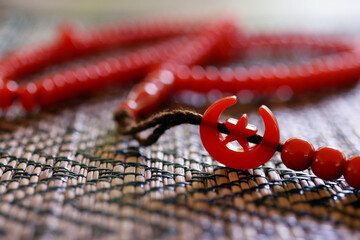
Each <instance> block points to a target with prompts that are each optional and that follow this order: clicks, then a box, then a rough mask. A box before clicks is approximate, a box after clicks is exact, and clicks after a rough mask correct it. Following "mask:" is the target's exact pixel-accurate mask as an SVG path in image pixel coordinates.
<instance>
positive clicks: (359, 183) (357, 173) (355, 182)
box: [344, 155, 360, 189]
mask: <svg viewBox="0 0 360 240" xmlns="http://www.w3.org/2000/svg"><path fill="white" fill-rule="evenodd" d="M344 177H345V180H346V182H347V183H348V184H349V185H350V186H351V187H353V188H356V189H360V155H355V156H352V157H351V158H350V159H349V160H347V161H346V163H345V167H344Z"/></svg>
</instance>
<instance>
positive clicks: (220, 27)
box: [0, 20, 360, 189]
mask: <svg viewBox="0 0 360 240" xmlns="http://www.w3.org/2000/svg"><path fill="white" fill-rule="evenodd" d="M168 38H171V39H170V40H169V39H168ZM159 40H161V41H162V42H160V43H157V44H155V45H151V46H145V47H142V48H140V49H138V50H135V51H131V52H129V53H126V54H118V55H116V56H112V57H108V58H104V59H102V60H99V61H96V62H93V63H90V64H86V65H84V66H78V67H73V68H68V69H65V70H62V71H58V72H55V73H53V74H50V75H47V76H43V77H41V78H39V79H36V80H34V81H31V82H27V83H17V82H16V80H17V79H18V78H20V77H24V76H26V75H28V74H31V73H34V72H38V71H41V70H43V69H45V68H46V67H48V66H49V65H53V64H58V63H62V62H64V61H66V60H69V59H73V58H79V57H82V56H85V55H91V54H96V53H98V52H101V51H108V50H111V49H114V48H119V47H127V46H132V45H134V44H138V43H143V42H152V41H159ZM290 47H294V48H297V49H301V48H315V49H317V50H320V51H321V52H323V53H324V54H327V55H326V56H323V57H318V58H314V59H312V60H308V61H306V62H301V63H292V64H287V65H285V64H278V65H267V66H259V67H251V68H229V67H226V68H216V67H202V66H200V65H198V64H206V63H207V62H209V61H214V60H216V61H229V60H231V59H233V58H236V57H238V56H241V55H243V54H245V52H246V50H249V49H252V48H254V49H255V48H260V49H261V48H270V49H272V50H274V51H277V50H281V49H288V48H290ZM359 75H360V54H359V52H358V51H357V49H356V47H355V46H353V45H352V44H349V43H346V42H343V41H339V40H336V39H331V38H328V37H316V36H315V37H314V36H306V35H270V34H265V35H264V34H259V35H253V36H245V35H244V34H243V33H242V32H241V31H240V29H238V28H237V27H236V24H235V23H234V22H233V21H231V20H219V21H218V22H211V23H208V24H186V23H180V22H167V21H162V22H156V23H148V22H144V23H135V24H122V25H119V26H112V27H105V28H95V29H91V30H87V31H84V30H81V29H79V28H77V27H75V26H71V25H69V24H65V25H63V26H61V27H60V30H59V36H58V38H57V39H56V41H54V42H53V43H44V44H42V45H41V46H34V47H32V48H28V49H26V50H19V51H14V52H12V53H9V54H7V55H5V56H3V58H2V59H1V60H0V108H2V109H6V108H8V107H10V106H11V105H12V104H13V102H15V101H16V100H19V101H20V102H21V104H22V106H23V108H24V109H25V110H26V111H32V110H33V109H34V108H35V107H37V106H40V107H49V106H52V105H54V104H57V103H59V102H62V101H66V100H69V99H72V98H74V97H77V96H82V95H88V94H93V93H95V92H98V91H99V90H101V89H103V88H105V87H107V86H112V85H115V84H129V83H134V82H136V81H137V80H139V79H141V78H142V77H145V76H146V77H145V79H144V80H143V81H142V82H141V83H140V84H139V85H137V86H136V87H135V88H133V89H132V90H131V92H130V93H129V95H128V98H127V99H126V101H124V102H123V103H121V104H120V105H119V110H121V109H125V110H127V111H128V112H129V113H130V114H131V115H132V117H134V118H137V117H139V116H142V115H145V114H148V113H151V112H152V111H153V110H154V109H156V108H157V107H158V106H159V105H160V104H161V103H163V102H165V101H166V99H168V98H169V97H170V96H171V95H172V94H173V93H174V92H175V91H179V90H193V91H197V92H209V91H211V90H213V89H217V90H221V91H224V92H230V93H233V94H238V92H239V91H251V92H253V93H254V94H262V95H266V96H270V95H276V94H278V93H279V92H281V91H282V90H286V91H287V92H288V93H289V94H290V95H291V94H299V93H305V92H308V91H316V90H319V89H323V87H324V86H326V87H327V88H336V87H339V86H347V85H349V84H353V83H355V82H357V81H358V78H359ZM244 141H245V140H244ZM281 158H282V160H283V162H284V164H285V165H286V166H287V167H289V168H291V169H294V170H297V171H300V170H304V169H307V168H308V167H309V166H311V168H312V170H313V172H314V174H315V175H316V176H318V177H320V178H322V179H324V180H334V179H337V178H338V177H340V176H341V175H342V174H343V175H344V177H345V179H346V181H347V182H348V183H349V185H350V186H352V187H354V188H356V189H360V177H359V173H360V157H359V156H354V157H352V158H350V159H349V160H347V161H346V158H345V155H344V154H343V153H342V152H340V151H339V150H337V149H334V148H331V147H323V148H320V149H318V150H317V151H314V148H313V146H312V145H311V144H310V143H309V142H307V141H306V140H304V139H296V138H294V139H289V140H288V141H287V142H286V143H285V144H284V145H283V147H282V151H281Z"/></svg>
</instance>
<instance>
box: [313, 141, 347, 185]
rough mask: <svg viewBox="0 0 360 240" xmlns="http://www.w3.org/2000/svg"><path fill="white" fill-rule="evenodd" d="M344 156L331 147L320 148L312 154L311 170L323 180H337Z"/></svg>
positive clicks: (343, 162)
mask: <svg viewBox="0 0 360 240" xmlns="http://www.w3.org/2000/svg"><path fill="white" fill-rule="evenodd" d="M345 161H346V157H345V154H344V153H342V152H341V151H340V150H338V149H336V148H333V147H321V148H319V149H318V150H316V152H315V153H314V156H313V158H312V161H311V170H312V171H313V172H314V173H315V175H316V176H318V177H319V178H322V179H324V180H335V179H338V178H339V177H340V176H341V175H342V173H343V168H344V165H345Z"/></svg>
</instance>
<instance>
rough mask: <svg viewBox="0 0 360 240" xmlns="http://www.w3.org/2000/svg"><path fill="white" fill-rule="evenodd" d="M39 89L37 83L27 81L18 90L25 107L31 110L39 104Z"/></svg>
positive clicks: (28, 110)
mask: <svg viewBox="0 0 360 240" xmlns="http://www.w3.org/2000/svg"><path fill="white" fill-rule="evenodd" d="M37 94H38V89H37V86H36V84H35V83H32V82H30V83H27V84H24V85H22V86H21V87H20V88H19V91H18V97H19V99H20V102H21V105H22V106H23V108H24V109H25V110H26V111H27V112H30V111H31V110H33V109H34V108H35V106H36V105H37V104H38V102H37V97H38V96H37Z"/></svg>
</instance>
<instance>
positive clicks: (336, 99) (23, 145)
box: [0, 15, 360, 240]
mask: <svg viewBox="0 0 360 240" xmlns="http://www.w3.org/2000/svg"><path fill="white" fill-rule="evenodd" d="M30 20H31V21H30ZM30 20H28V19H27V17H26V16H18V17H16V18H14V17H12V16H10V15H8V16H7V17H4V19H3V21H2V23H1V26H2V28H1V29H0V51H1V52H2V53H3V52H5V51H6V50H9V49H13V48H14V47H16V46H19V45H21V44H24V43H27V42H31V41H37V40H38V41H41V39H42V37H43V36H47V34H49V33H50V32H51V31H52V29H53V26H54V25H53V23H51V22H50V23H49V22H42V21H38V20H36V19H30ZM125 93H126V91H124V90H120V89H119V90H111V91H109V92H104V93H102V94H101V95H99V96H96V97H93V98H89V99H81V100H76V103H75V102H71V103H70V104H68V106H64V107H61V108H60V109H57V110H54V111H42V112H40V113H39V114H36V115H35V116H30V117H21V118H16V119H15V120H9V118H11V116H12V115H16V114H17V113H16V110H14V111H13V112H12V113H8V114H7V115H6V116H4V117H3V118H4V119H2V120H1V124H0V126H1V129H2V130H1V131H0V234H1V238H4V239H186V240H190V239H292V238H296V239H328V240H330V239H359V238H360V232H359V229H360V201H359V192H358V191H355V190H354V189H353V188H350V187H349V186H348V185H347V184H346V183H345V181H344V179H343V178H341V179H339V180H337V181H331V182H324V181H322V180H321V179H318V178H316V177H315V176H314V175H313V173H312V172H311V171H302V172H295V171H292V170H289V169H287V168H286V167H285V166H284V165H283V164H282V163H281V161H280V158H279V155H278V154H276V155H275V156H274V157H273V158H272V160H271V161H269V162H268V163H266V164H265V165H264V166H261V167H259V168H257V169H254V170H250V171H236V170H233V169H228V168H226V167H224V166H222V165H221V164H219V163H217V162H216V161H214V160H212V159H211V158H210V157H209V155H208V154H207V152H206V151H205V150H204V149H203V147H202V145H201V141H200V137H199V133H198V127H197V126H190V125H183V126H179V127H176V128H174V129H172V130H169V131H167V132H166V134H165V135H164V136H162V137H161V138H160V140H159V142H158V143H157V144H154V145H152V146H150V147H138V144H137V142H136V141H134V140H133V139H132V138H130V137H123V136H119V135H118V134H117V133H116V131H115V123H114V122H113V120H112V114H113V111H114V109H115V107H116V105H117V104H118V103H119V102H120V101H121V99H122V98H123V97H124V94H125ZM359 102H360V87H359V86H355V87H354V88H353V89H348V90H343V91H340V92H338V93H336V94H332V95H326V96H325V97H323V98H321V99H318V100H317V101H310V100H306V99H303V100H302V101H301V103H299V102H298V103H297V104H283V105H279V104H277V105H274V106H273V108H272V109H273V111H274V114H275V115H276V117H277V119H278V122H279V125H280V129H281V138H282V140H286V139H288V138H290V137H294V136H296V137H305V138H307V139H308V140H309V141H311V142H312V143H313V144H314V146H315V147H319V146H323V145H332V146H335V147H338V148H340V149H342V150H343V151H344V152H345V153H346V154H347V155H348V156H349V155H353V154H358V153H359V152H360V138H359V137H360V127H359V122H360V104H359ZM238 108H239V109H240V110H241V106H238ZM240 110H239V111H240ZM253 110H254V109H253ZM239 115H240V113H239ZM5 118H6V119H5ZM249 122H251V123H252V124H255V125H257V126H259V127H260V128H261V126H262V123H261V121H260V119H259V118H258V115H257V114H256V111H252V112H251V113H250V114H249Z"/></svg>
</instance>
